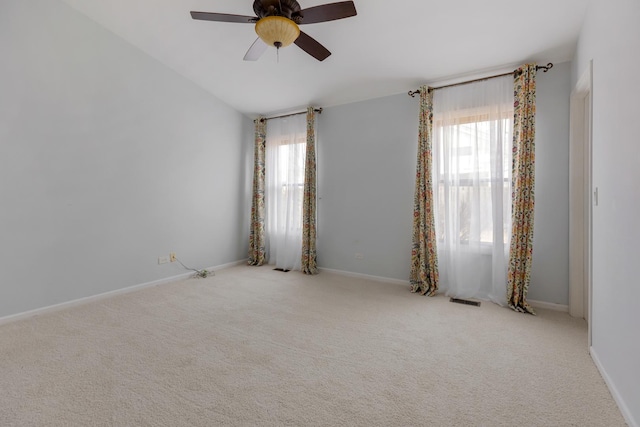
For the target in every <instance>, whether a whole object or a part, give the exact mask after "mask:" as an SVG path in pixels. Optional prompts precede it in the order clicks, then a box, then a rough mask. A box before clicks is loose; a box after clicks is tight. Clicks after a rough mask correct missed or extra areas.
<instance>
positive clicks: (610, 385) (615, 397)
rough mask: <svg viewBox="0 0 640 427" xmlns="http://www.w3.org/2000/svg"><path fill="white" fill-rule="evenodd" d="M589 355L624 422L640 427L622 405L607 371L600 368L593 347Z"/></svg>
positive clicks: (632, 426) (631, 426)
mask: <svg viewBox="0 0 640 427" xmlns="http://www.w3.org/2000/svg"><path fill="white" fill-rule="evenodd" d="M589 354H591V358H592V359H593V363H595V364H596V367H597V368H598V371H600V375H602V378H603V379H604V382H605V383H606V384H607V387H608V388H609V391H610V392H611V395H612V396H613V400H615V402H616V404H617V405H618V409H620V412H621V413H622V416H623V417H624V420H625V421H626V422H627V424H628V425H629V427H640V425H639V424H638V423H637V422H636V421H635V420H634V418H633V414H632V413H631V411H629V408H628V407H627V405H626V404H625V403H624V400H623V399H622V396H620V393H618V389H617V388H616V386H615V384H613V381H612V380H611V377H609V374H607V371H606V370H605V369H604V366H602V363H601V362H600V358H599V357H598V353H596V351H595V349H594V348H593V347H589Z"/></svg>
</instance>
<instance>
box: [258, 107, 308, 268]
mask: <svg viewBox="0 0 640 427" xmlns="http://www.w3.org/2000/svg"><path fill="white" fill-rule="evenodd" d="M306 149H307V121H306V117H305V116H304V115H302V116H293V117H287V118H282V119H273V120H270V121H269V122H268V124H267V141H266V159H265V249H266V256H267V260H268V263H269V264H275V266H276V268H282V269H284V270H300V269H301V257H302V204H303V200H304V176H305V172H304V168H305V159H306Z"/></svg>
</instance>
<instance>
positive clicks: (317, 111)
mask: <svg viewBox="0 0 640 427" xmlns="http://www.w3.org/2000/svg"><path fill="white" fill-rule="evenodd" d="M313 111H315V112H316V113H318V114H322V108H316V109H314V110H313ZM300 114H307V112H306V111H300V112H299V113H291V114H285V115H284V116H275V117H266V118H264V117H263V118H262V119H260V121H261V122H265V121H267V120H273V119H282V118H284V117H292V116H299V115H300Z"/></svg>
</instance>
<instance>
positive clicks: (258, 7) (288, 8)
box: [253, 0, 302, 25]
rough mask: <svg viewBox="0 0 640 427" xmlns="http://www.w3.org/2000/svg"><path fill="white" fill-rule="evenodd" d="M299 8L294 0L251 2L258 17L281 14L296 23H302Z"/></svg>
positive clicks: (260, 0) (258, 0)
mask: <svg viewBox="0 0 640 427" xmlns="http://www.w3.org/2000/svg"><path fill="white" fill-rule="evenodd" d="M301 10H302V8H301V7H300V4H298V2H297V1H296V0H255V1H254V2H253V11H254V12H255V13H256V16H257V17H258V18H264V17H267V16H282V17H284V18H288V19H290V20H292V21H293V22H295V23H296V24H298V25H300V24H301V23H302V14H301V13H300V11H301Z"/></svg>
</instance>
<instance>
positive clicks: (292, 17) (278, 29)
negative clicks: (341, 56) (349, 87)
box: [191, 0, 357, 61]
mask: <svg viewBox="0 0 640 427" xmlns="http://www.w3.org/2000/svg"><path fill="white" fill-rule="evenodd" d="M253 11H254V12H255V13H256V16H244V15H230V14H226V13H210V12H191V17H192V18H193V19H198V20H203V21H218V22H236V23H245V24H255V29H256V33H257V34H258V36H259V37H258V39H257V40H256V41H255V42H254V43H253V45H251V47H250V48H249V50H248V51H247V53H246V55H245V56H244V60H245V61H257V60H258V59H259V58H260V57H261V56H262V54H263V53H264V52H265V51H266V50H267V47H268V46H275V47H276V48H277V49H280V48H281V47H285V46H289V45H290V44H291V43H295V44H296V45H297V46H298V47H299V48H300V49H302V50H304V51H305V52H307V53H308V54H309V55H311V56H313V57H314V58H316V59H317V60H318V61H324V60H325V59H327V58H328V57H329V55H331V52H329V51H328V50H327V48H325V47H324V46H322V45H321V44H320V43H318V41H316V40H315V39H314V38H313V37H311V36H309V35H308V34H307V33H305V32H303V31H300V28H299V27H298V25H303V24H317V23H319V22H327V21H335V20H336V19H343V18H349V17H351V16H355V15H357V12H356V6H355V4H354V3H353V2H352V1H342V2H338V3H329V4H323V5H320V6H315V7H309V8H307V9H302V8H301V7H300V5H299V4H298V2H297V1H296V0H255V1H254V2H253Z"/></svg>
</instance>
